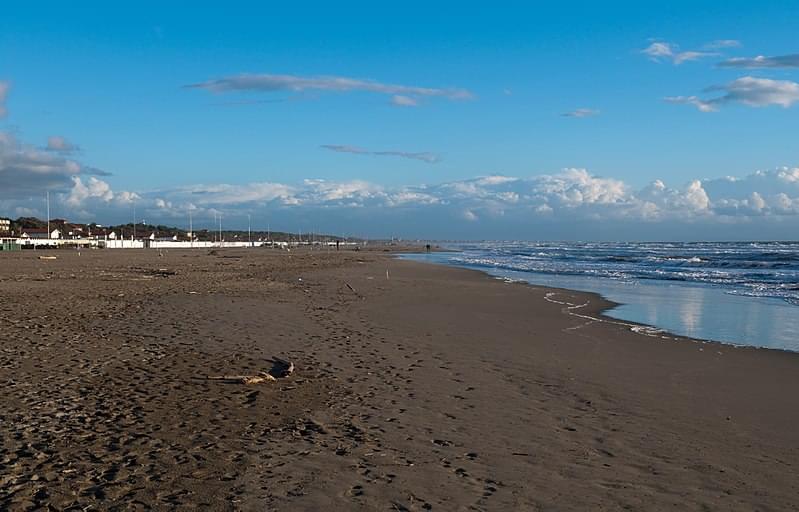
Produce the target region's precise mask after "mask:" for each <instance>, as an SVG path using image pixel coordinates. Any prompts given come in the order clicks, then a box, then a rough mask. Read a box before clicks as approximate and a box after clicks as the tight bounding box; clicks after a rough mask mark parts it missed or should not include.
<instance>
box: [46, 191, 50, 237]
mask: <svg viewBox="0 0 799 512" xmlns="http://www.w3.org/2000/svg"><path fill="white" fill-rule="evenodd" d="M47 238H50V191H49V190H48V191H47Z"/></svg>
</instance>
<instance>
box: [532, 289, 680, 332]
mask: <svg viewBox="0 0 799 512" xmlns="http://www.w3.org/2000/svg"><path fill="white" fill-rule="evenodd" d="M555 295H558V292H548V293H547V294H546V295H544V300H546V301H547V302H551V303H553V304H560V305H561V306H565V307H564V308H563V310H562V311H564V312H565V313H566V314H568V315H571V316H576V317H577V318H583V319H585V320H588V322H586V323H584V324H580V325H576V326H574V327H567V328H566V329H564V331H572V330H577V329H581V328H583V327H585V326H586V325H590V324H591V323H593V322H601V323H605V324H613V325H621V326H623V327H627V328H628V329H630V330H631V331H632V332H634V333H636V334H641V335H643V336H649V337H651V338H662V339H664V340H672V339H676V338H672V337H671V336H663V335H662V333H663V332H664V331H663V330H662V329H657V328H655V327H649V326H646V325H637V324H630V323H627V322H619V321H616V320H607V319H604V318H597V317H594V316H591V315H583V314H581V313H577V312H576V310H578V309H581V308H584V307H586V306H588V305H589V304H590V303H591V301H590V300H587V301H585V303H584V304H572V303H571V302H566V301H560V300H556V299H554V298H553V297H554V296H555Z"/></svg>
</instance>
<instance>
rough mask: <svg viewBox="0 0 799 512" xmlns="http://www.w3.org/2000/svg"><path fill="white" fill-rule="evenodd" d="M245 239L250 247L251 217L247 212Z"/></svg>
mask: <svg viewBox="0 0 799 512" xmlns="http://www.w3.org/2000/svg"><path fill="white" fill-rule="evenodd" d="M247 239H248V242H249V244H250V247H252V219H251V218H250V214H249V213H248V214H247Z"/></svg>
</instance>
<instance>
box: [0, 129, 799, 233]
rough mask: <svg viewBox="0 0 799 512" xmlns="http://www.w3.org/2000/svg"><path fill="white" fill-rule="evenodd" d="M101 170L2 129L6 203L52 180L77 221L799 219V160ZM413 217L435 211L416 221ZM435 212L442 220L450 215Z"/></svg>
mask: <svg viewBox="0 0 799 512" xmlns="http://www.w3.org/2000/svg"><path fill="white" fill-rule="evenodd" d="M348 149H349V148H346V147H344V149H343V150H345V151H346V150H348ZM333 150H334V151H337V150H342V149H341V148H338V149H335V148H334V149H333ZM100 174H102V173H101V172H100V171H98V170H96V169H92V168H88V167H84V166H82V165H81V164H79V163H78V162H75V161H74V160H70V159H67V158H65V157H63V156H61V155H60V154H53V152H52V151H48V150H46V149H42V150H40V149H36V148H34V147H31V146H25V145H21V144H19V143H18V142H17V141H16V140H15V139H13V138H12V137H10V136H9V135H8V134H0V208H2V209H3V210H5V211H8V212H11V213H13V214H15V215H20V216H22V215H42V214H43V204H42V195H43V194H42V191H43V190H45V189H50V190H53V191H58V192H57V193H55V194H53V196H51V197H52V199H53V200H54V201H55V202H56V204H58V205H59V213H58V215H59V216H62V217H68V218H74V219H75V220H84V221H99V222H105V223H109V222H128V221H129V220H130V210H131V209H132V207H133V204H134V202H135V204H136V207H137V209H138V212H139V216H140V218H146V219H149V220H150V222H151V223H153V222H159V223H167V224H176V225H182V224H185V221H186V218H187V216H188V215H189V212H191V213H192V214H193V216H194V218H195V219H196V220H201V219H202V218H203V217H204V216H205V217H209V218H210V217H213V216H215V215H220V214H221V215H223V216H224V217H225V218H228V219H233V220H231V222H232V223H233V224H235V223H236V220H235V219H236V218H238V219H239V220H241V219H242V218H245V217H246V215H248V214H253V215H255V216H260V217H262V218H268V219H273V220H274V221H275V223H274V224H273V226H277V225H279V223H280V222H281V221H282V222H284V223H287V224H291V223H292V222H294V221H293V220H292V219H298V218H299V219H307V221H308V222H316V223H317V225H319V224H321V227H324V228H325V229H327V230H331V229H333V228H334V226H333V225H332V224H330V225H328V222H335V223H337V225H351V223H352V222H353V221H357V220H361V221H362V220H363V219H364V218H368V219H371V221H372V223H373V224H372V228H369V229H365V231H367V233H366V234H371V235H381V234H382V235H383V236H387V235H388V234H390V233H387V232H386V231H394V230H399V231H400V232H402V233H404V234H405V235H406V236H416V237H430V238H438V237H442V236H447V231H446V230H450V232H453V233H458V232H464V233H466V232H469V233H473V235H472V237H473V238H492V237H491V233H493V232H496V228H497V226H501V225H508V226H516V227H517V228H518V229H520V228H521V227H523V226H525V225H533V226H538V227H539V228H541V229H540V232H548V231H547V229H546V227H547V225H552V226H556V225H559V226H562V225H563V224H564V223H573V224H579V223H589V224H590V223H597V222H607V221H613V223H614V224H620V225H627V226H637V227H639V228H641V229H648V230H650V231H651V233H650V234H651V235H652V236H655V237H657V233H658V230H662V229H663V228H664V226H666V227H671V228H673V227H675V226H682V228H681V229H683V230H684V232H683V233H684V236H683V237H684V238H687V239H692V238H693V239H695V238H702V236H703V235H704V234H705V233H708V232H710V231H712V230H713V229H715V228H714V226H719V225H730V224H740V223H741V222H744V223H746V222H747V221H751V220H753V219H761V220H762V219H767V220H768V219H771V221H773V222H778V223H779V222H783V221H784V220H785V219H793V220H791V221H790V223H789V227H790V226H791V225H793V226H795V225H796V219H799V167H796V168H780V169H774V170H770V171H759V172H755V173H753V174H750V175H748V176H745V177H743V178H734V177H723V178H715V179H701V180H700V179H696V180H693V181H691V182H689V183H687V184H685V185H683V186H678V187H673V186H668V185H666V183H665V182H664V181H662V180H654V181H653V182H651V183H650V184H649V185H647V186H646V187H643V188H640V189H635V188H633V187H631V186H630V185H628V184H627V183H625V182H624V181H622V180H619V179H614V178H609V177H600V176H596V175H593V174H591V173H590V172H589V171H587V170H586V169H564V170H562V171H560V172H558V173H554V174H544V175H538V176H532V177H514V176H503V175H490V176H482V177H476V178H473V179H465V180H457V181H449V182H444V183H438V184H420V185H414V186H401V187H386V186H381V185H378V184H375V183H370V182H368V181H363V180H349V181H327V180H321V179H305V180H303V181H301V182H299V183H293V184H292V183H277V182H268V181H267V182H253V183H246V184H225V183H219V184H195V185H187V186H183V187H176V188H170V189H164V190H150V191H146V190H142V191H136V192H134V191H115V190H113V189H112V187H111V185H110V184H109V183H108V182H107V181H105V180H103V179H101V178H102V176H101V177H98V175H100ZM23 197H24V199H21V198H23ZM408 219H428V222H427V223H426V224H416V225H412V226H408V225H407V220H408ZM432 219H438V224H436V222H433V221H432ZM290 227H291V226H290V225H289V226H288V227H287V229H288V228H290ZM375 228H382V229H383V230H384V231H383V232H382V233H381V232H379V231H375V230H374V229H375ZM736 229H737V228H736ZM663 232H664V233H666V232H669V231H668V230H666V231H663ZM523 233H524V232H523V231H519V232H518V235H517V236H519V237H523V236H524V235H523ZM741 233H742V234H745V233H746V230H745V229H743V230H742V231H741ZM788 233H789V231H786V236H787V234H788ZM749 236H752V233H750V234H749ZM743 237H744V238H746V236H743ZM620 238H623V236H620Z"/></svg>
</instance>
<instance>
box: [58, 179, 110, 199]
mask: <svg viewBox="0 0 799 512" xmlns="http://www.w3.org/2000/svg"><path fill="white" fill-rule="evenodd" d="M72 183H73V186H72V190H70V191H69V194H68V195H67V196H66V199H65V202H66V203H67V205H69V206H72V207H81V206H82V205H83V204H84V203H85V202H86V201H87V200H89V199H99V200H101V201H104V202H109V201H111V200H112V199H114V193H113V192H112V191H111V186H110V185H109V184H108V183H106V182H105V181H102V180H99V179H97V178H95V177H94V176H90V177H89V179H88V180H87V182H86V183H83V180H81V179H80V177H78V176H73V177H72Z"/></svg>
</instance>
